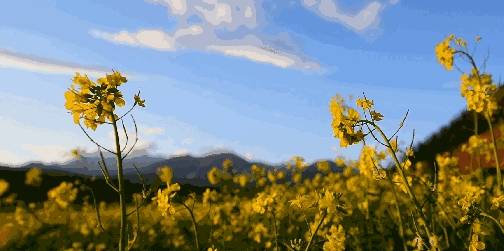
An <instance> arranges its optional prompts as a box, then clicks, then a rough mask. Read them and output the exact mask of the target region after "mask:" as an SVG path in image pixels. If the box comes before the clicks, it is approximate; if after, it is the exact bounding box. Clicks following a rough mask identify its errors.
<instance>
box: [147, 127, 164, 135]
mask: <svg viewBox="0 0 504 251" xmlns="http://www.w3.org/2000/svg"><path fill="white" fill-rule="evenodd" d="M142 131H143V133H145V134H146V135H147V136H157V135H162V134H164V133H165V131H166V130H165V129H164V128H162V127H145V128H143V129H142Z"/></svg>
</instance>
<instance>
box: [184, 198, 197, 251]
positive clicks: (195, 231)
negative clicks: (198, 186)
mask: <svg viewBox="0 0 504 251" xmlns="http://www.w3.org/2000/svg"><path fill="white" fill-rule="evenodd" d="M182 206H184V207H185V208H186V209H187V211H188V212H189V215H191V221H192V226H193V232H194V245H195V246H196V250H198V251H199V250H200V248H199V239H198V226H197V223H196V218H194V213H193V210H192V209H191V208H190V207H189V206H187V205H186V204H185V203H183V202H182Z"/></svg>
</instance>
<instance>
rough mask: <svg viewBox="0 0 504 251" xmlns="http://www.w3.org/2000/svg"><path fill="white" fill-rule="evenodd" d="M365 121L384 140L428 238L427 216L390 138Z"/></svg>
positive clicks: (374, 125) (376, 126)
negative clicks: (422, 222)
mask: <svg viewBox="0 0 504 251" xmlns="http://www.w3.org/2000/svg"><path fill="white" fill-rule="evenodd" d="M366 123H370V124H371V125H372V126H373V127H374V128H375V129H376V130H377V131H378V132H379V133H380V135H381V136H382V138H383V140H385V144H386V147H387V150H388V152H389V153H390V156H392V159H393V160H394V163H395V166H396V168H397V170H398V171H399V175H400V176H401V179H402V181H403V182H404V185H405V187H406V192H407V193H408V195H409V197H410V198H411V200H412V201H413V204H414V205H415V208H416V211H417V212H418V214H419V215H420V218H422V220H423V221H424V224H425V231H426V232H427V236H428V237H429V238H430V236H431V234H430V230H429V228H428V227H427V222H428V221H427V218H426V217H425V214H424V212H423V211H422V208H421V207H420V203H418V200H417V198H416V196H415V194H414V193H413V191H412V190H411V187H410V185H409V183H408V179H406V175H405V174H404V170H403V169H402V166H401V163H400V162H399V159H398V158H397V156H396V154H395V152H394V150H393V149H392V145H391V144H390V140H389V139H388V138H387V136H386V135H385V133H384V132H383V131H382V129H381V128H380V127H379V126H378V125H377V124H375V123H373V122H370V121H366Z"/></svg>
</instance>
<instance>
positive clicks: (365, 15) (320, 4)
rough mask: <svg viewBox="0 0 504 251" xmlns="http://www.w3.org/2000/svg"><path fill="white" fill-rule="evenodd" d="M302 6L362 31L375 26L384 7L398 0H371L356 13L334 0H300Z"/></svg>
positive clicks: (323, 16) (328, 18) (330, 19)
mask: <svg viewBox="0 0 504 251" xmlns="http://www.w3.org/2000/svg"><path fill="white" fill-rule="evenodd" d="M301 1H302V2H303V6H304V7H305V8H307V9H308V10H310V11H313V12H315V13H316V14H317V15H319V16H321V17H322V18H324V19H327V20H329V21H333V22H338V23H341V24H343V25H345V26H347V27H348V28H350V29H352V30H354V31H356V32H363V31H365V30H367V29H369V28H371V27H375V26H376V25H377V24H378V23H379V21H380V15H381V13H382V12H383V10H384V9H385V7H386V6H387V5H388V4H390V5H394V4H397V3H398V2H399V0H390V1H389V2H388V3H385V2H379V1H372V2H369V3H368V4H367V5H365V6H364V7H363V8H361V9H360V10H359V11H357V12H356V13H348V12H346V11H344V10H343V9H342V8H340V6H338V4H337V1H336V0H301Z"/></svg>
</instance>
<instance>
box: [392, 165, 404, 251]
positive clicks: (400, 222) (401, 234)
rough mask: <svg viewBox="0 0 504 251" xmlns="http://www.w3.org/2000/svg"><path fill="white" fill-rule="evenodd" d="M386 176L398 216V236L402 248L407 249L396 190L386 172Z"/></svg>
mask: <svg viewBox="0 0 504 251" xmlns="http://www.w3.org/2000/svg"><path fill="white" fill-rule="evenodd" d="M387 178H388V180H389V183H390V187H391V188H392V192H393V194H394V206H395V208H396V211H397V215H398V216H399V236H401V240H402V242H403V247H404V250H408V248H407V246H406V241H405V239H404V225H403V221H402V215H401V209H400V208H399V197H397V192H396V190H395V186H394V182H393V181H392V178H391V177H390V175H389V174H387Z"/></svg>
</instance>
